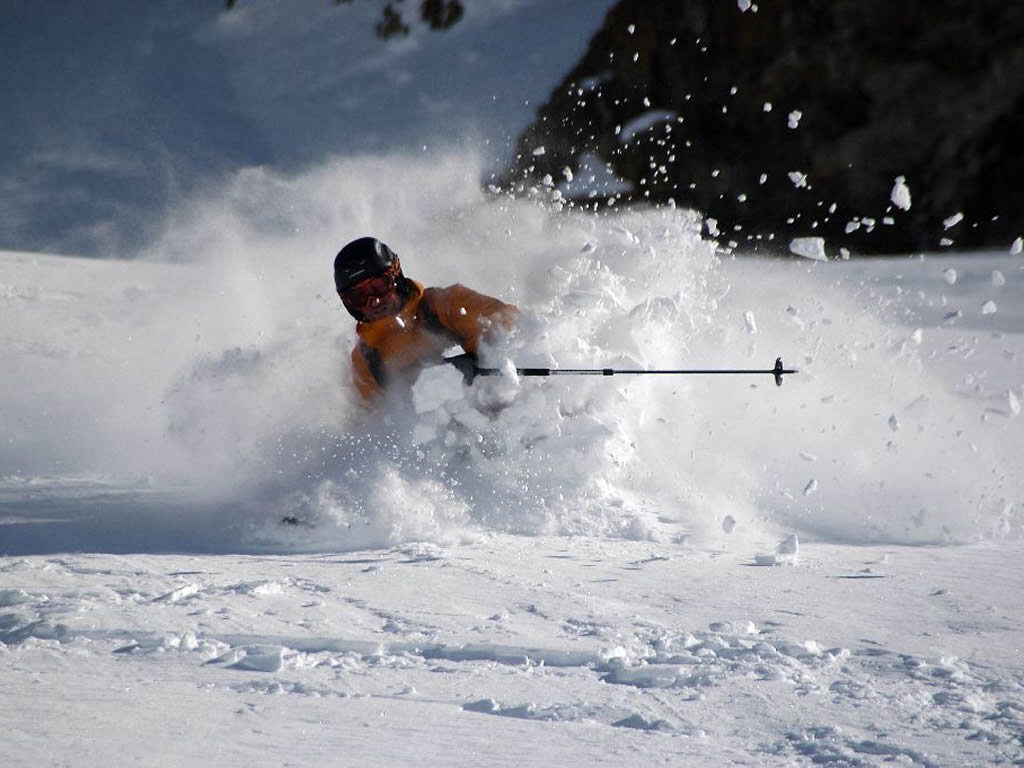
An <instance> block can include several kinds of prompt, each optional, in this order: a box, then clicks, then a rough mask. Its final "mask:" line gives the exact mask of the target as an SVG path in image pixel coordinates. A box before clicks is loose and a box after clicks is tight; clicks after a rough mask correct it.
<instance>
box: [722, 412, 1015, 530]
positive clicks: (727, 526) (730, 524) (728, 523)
mask: <svg viewBox="0 0 1024 768" xmlns="http://www.w3.org/2000/svg"><path fill="white" fill-rule="evenodd" d="M1010 394H1011V395H1012V394H1013V393H1012V392H1011V393H1010ZM1017 408H1018V410H1019V409H1020V406H1019V405H1018V406H1017ZM722 530H723V531H725V532H726V533H732V532H733V531H735V530H736V518H735V517H733V516H732V515H726V516H725V520H723V521H722Z"/></svg>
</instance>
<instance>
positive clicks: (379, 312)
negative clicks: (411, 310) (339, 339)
mask: <svg viewBox="0 0 1024 768" xmlns="http://www.w3.org/2000/svg"><path fill="white" fill-rule="evenodd" d="M401 308H402V305H401V303H399V302H396V303H394V304H387V305H381V306H378V307H374V308H373V309H368V310H365V311H364V312H363V321H364V322H367V323H375V322H377V321H378V320H386V319H387V318H389V317H395V316H396V315H397V314H398V312H399V310H400V309H401Z"/></svg>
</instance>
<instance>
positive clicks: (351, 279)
mask: <svg viewBox="0 0 1024 768" xmlns="http://www.w3.org/2000/svg"><path fill="white" fill-rule="evenodd" d="M397 260H398V256H397V254H395V252H394V251H392V250H391V249H390V248H388V247H387V246H386V245H385V244H384V243H382V242H381V241H380V240H378V239H377V238H375V237H360V238H359V239H358V240H353V241H352V242H351V243H349V244H348V245H346V246H345V247H344V248H342V249H341V250H340V251H338V255H337V256H335V257H334V285H335V286H336V287H337V289H338V293H341V292H342V291H344V290H345V289H346V288H348V287H349V286H352V285H355V284H356V283H358V282H359V281H360V280H365V279H366V278H367V277H370V276H371V275H376V274H379V273H381V272H383V271H384V270H386V269H388V268H389V267H390V266H391V265H392V264H394V263H395V261H397Z"/></svg>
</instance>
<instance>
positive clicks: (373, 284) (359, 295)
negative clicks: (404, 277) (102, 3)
mask: <svg viewBox="0 0 1024 768" xmlns="http://www.w3.org/2000/svg"><path fill="white" fill-rule="evenodd" d="M397 285H398V276H397V275H396V274H395V273H394V272H393V271H391V270H388V271H387V272H381V273H380V274H377V275H371V276H370V277H368V278H366V279H365V280H360V281H359V282H358V283H356V284H355V285H350V286H349V287H348V288H346V289H345V290H344V291H342V292H341V300H342V301H343V302H345V304H346V306H349V307H354V308H356V309H359V308H362V307H365V306H366V305H367V304H369V303H370V302H371V301H372V300H373V299H382V298H384V297H385V296H387V295H388V294H389V293H391V292H392V291H393V290H395V286H397Z"/></svg>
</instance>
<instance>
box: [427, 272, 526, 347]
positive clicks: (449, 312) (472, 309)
mask: <svg viewBox="0 0 1024 768" xmlns="http://www.w3.org/2000/svg"><path fill="white" fill-rule="evenodd" d="M423 299H424V301H425V302H426V303H427V304H428V305H429V307H430V309H431V310H432V311H433V312H434V314H435V315H436V316H437V320H438V322H439V323H440V324H441V325H442V326H443V327H444V328H445V329H447V330H448V331H450V332H451V333H452V334H453V335H454V336H455V337H456V338H458V340H459V343H460V344H462V348H463V349H464V350H466V352H468V353H469V354H471V355H476V354H477V351H478V349H479V347H480V344H481V342H492V341H494V340H495V339H496V337H497V336H498V335H500V333H502V332H507V331H510V330H512V329H513V328H515V325H516V318H517V317H518V315H519V310H518V309H517V308H516V307H515V306H513V305H512V304H506V303H505V302H503V301H500V300H499V299H495V298H494V297H492V296H486V295H484V294H482V293H477V292H476V291H474V290H471V289H469V288H467V287H465V286H464V285H460V284H458V283H456V284H455V285H450V286H448V287H447V288H428V289H427V290H426V291H424V294H423Z"/></svg>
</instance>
